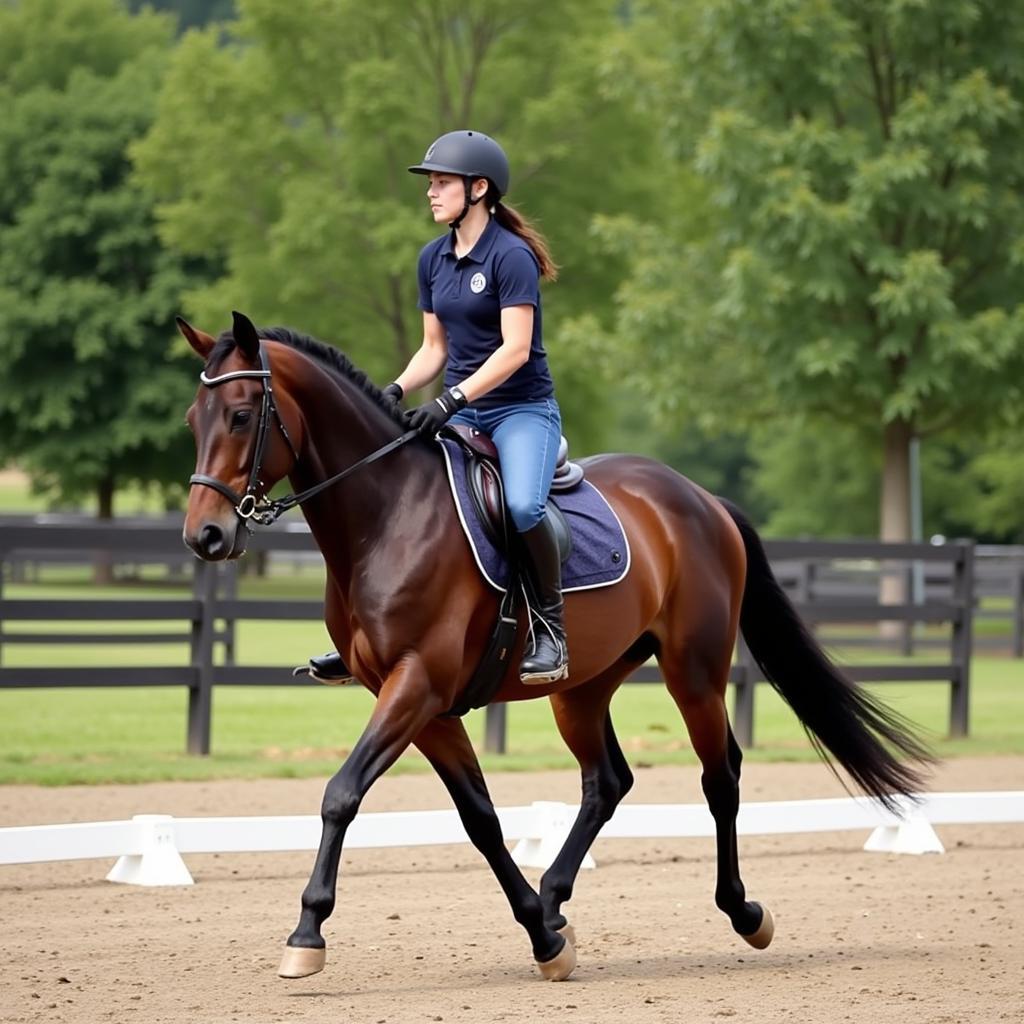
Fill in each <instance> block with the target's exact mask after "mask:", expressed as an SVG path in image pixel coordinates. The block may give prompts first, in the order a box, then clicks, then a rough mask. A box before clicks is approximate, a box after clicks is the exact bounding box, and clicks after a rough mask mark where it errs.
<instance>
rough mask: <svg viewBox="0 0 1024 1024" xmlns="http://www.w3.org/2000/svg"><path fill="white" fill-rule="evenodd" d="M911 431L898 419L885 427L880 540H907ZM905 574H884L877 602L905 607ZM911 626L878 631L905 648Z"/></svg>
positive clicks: (889, 626) (883, 626)
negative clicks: (899, 641) (900, 641)
mask: <svg viewBox="0 0 1024 1024" xmlns="http://www.w3.org/2000/svg"><path fill="white" fill-rule="evenodd" d="M912 436H913V428H912V426H911V424H910V423H908V422H906V420H897V421H896V422H894V423H889V424H887V425H886V427H885V434H884V440H883V445H884V454H885V461H884V464H883V467H882V495H881V509H880V522H881V539H882V540H883V541H892V542H906V541H909V540H910V440H911V437H912ZM908 597H909V595H908V593H907V574H906V572H905V571H904V570H903V569H899V570H894V571H893V572H889V573H883V575H882V578H881V584H880V591H879V600H880V601H881V603H882V604H906V603H907V600H908ZM911 628H912V627H911V624H910V623H905V622H883V623H881V624H880V627H879V631H880V634H881V637H882V639H884V640H887V641H894V640H902V646H903V649H904V650H906V649H907V647H908V641H909V634H908V632H907V631H908V630H910V629H911Z"/></svg>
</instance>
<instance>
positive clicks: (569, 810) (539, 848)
mask: <svg viewBox="0 0 1024 1024" xmlns="http://www.w3.org/2000/svg"><path fill="white" fill-rule="evenodd" d="M532 810H533V813H534V818H533V822H532V825H531V827H530V829H529V832H528V834H527V835H524V836H523V838H522V839H520V840H519V842H518V843H516V845H515V847H514V848H513V850H512V860H513V861H514V862H515V863H516V864H518V865H519V866H520V867H521V868H543V869H547V868H549V867H551V865H552V864H553V863H554V860H555V857H557V856H558V852H559V851H560V850H561V849H562V846H563V845H564V843H565V840H566V837H567V836H568V835H569V831H570V829H571V828H572V826H573V822H574V821H575V820H576V814H577V812H578V810H579V809H578V808H576V807H570V806H569V805H568V804H562V803H555V802H553V801H548V800H538V801H535V802H534V803H533V805H532ZM580 867H583V868H595V867H597V865H596V864H595V863H594V858H593V857H591V856H590V854H589V853H588V854H587V855H586V856H585V857H584V858H583V863H582V864H581V865H580Z"/></svg>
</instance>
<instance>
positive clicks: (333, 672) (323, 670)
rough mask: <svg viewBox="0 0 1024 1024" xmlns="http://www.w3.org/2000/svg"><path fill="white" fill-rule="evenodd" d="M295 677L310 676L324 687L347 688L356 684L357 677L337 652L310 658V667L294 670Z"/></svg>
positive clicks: (302, 666) (304, 666)
mask: <svg viewBox="0 0 1024 1024" xmlns="http://www.w3.org/2000/svg"><path fill="white" fill-rule="evenodd" d="M292 675H293V676H305V675H308V676H309V677H310V679H315V680H316V681H317V682H318V683H323V684H324V686H347V685H348V684H349V683H353V682H355V676H354V675H352V672H351V670H350V669H349V667H348V666H347V665H346V664H345V662H344V659H343V658H342V657H341V655H340V654H338V653H337V651H328V653H327V654H321V655H320V656H319V657H315V658H310V659H309V664H308V665H299V666H298V667H297V668H294V669H292Z"/></svg>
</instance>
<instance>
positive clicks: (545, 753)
mask: <svg viewBox="0 0 1024 1024" xmlns="http://www.w3.org/2000/svg"><path fill="white" fill-rule="evenodd" d="M240 592H241V594H242V595H243V596H253V597H255V596H260V597H279V598H282V599H288V598H295V597H318V596H319V595H320V594H321V592H322V575H321V571H320V570H318V569H317V568H315V567H313V568H311V567H296V568H293V567H291V566H290V565H288V564H283V565H281V566H280V567H279V568H278V570H277V571H276V572H275V573H274V574H273V575H272V576H270V577H267V578H260V577H255V576H251V577H250V576H247V577H245V578H243V580H242V582H241V585H240ZM3 593H4V596H5V597H8V598H17V597H25V598H34V599H46V598H58V597H88V598H90V599H95V600H102V599H104V598H121V599H124V598H126V597H130V598H132V599H138V600H140V601H142V600H148V599H152V598H157V597H163V596H181V595H182V594H183V593H185V591H184V590H183V588H182V587H181V586H173V585H171V584H170V583H168V581H167V579H166V577H165V576H162V575H161V573H160V570H159V569H158V568H153V569H150V570H147V571H146V572H144V573H142V574H141V576H140V578H139V579H137V580H134V581H132V582H124V583H120V584H118V585H115V586H111V587H102V588H101V587H97V586H95V585H94V584H93V583H92V581H91V578H90V571H89V569H88V567H79V568H74V569H67V568H61V567H48V568H45V569H43V570H42V572H41V576H40V580H39V581H38V582H33V583H27V584H11V583H7V584H5V585H4V589H3ZM64 626H65V627H66V628H67V629H68V630H69V631H74V632H90V631H92V632H108V631H111V630H112V629H115V628H116V629H117V630H121V631H124V632H132V631H144V632H156V631H158V630H161V629H166V631H167V632H169V633H178V634H181V633H184V632H187V630H186V629H185V624H184V623H167V624H166V625H165V626H160V625H156V624H153V623H135V624H131V623H124V624H118V625H117V626H116V627H115V626H113V624H111V623H108V622H94V623H66V624H64ZM1000 627H1002V628H1003V629H1004V630H1005V625H1004V624H1003V623H995V622H986V623H985V632H992V631H995V630H998V629H999V628H1000ZM7 628H8V630H9V631H10V632H17V633H20V634H27V633H31V632H33V631H35V632H43V631H52V629H53V625H52V624H47V623H10V624H9V625H8V627H7ZM329 646H330V642H329V640H328V639H327V635H326V632H325V630H324V628H323V626H322V624H320V623H318V622H242V623H240V624H239V625H238V632H237V652H236V661H237V662H238V663H240V664H263V665H280V666H281V667H282V673H281V680H282V685H281V686H280V687H220V688H218V689H217V690H216V692H215V694H214V714H213V737H212V747H213V754H212V755H211V756H209V757H206V758H196V757H189V756H187V755H186V754H185V753H184V748H185V730H186V705H187V694H186V692H185V690H184V688H167V689H161V688H142V687H140V688H116V689H115V688H104V687H103V686H102V681H103V677H102V671H101V670H100V669H99V668H98V669H97V675H96V682H97V684H98V685H97V687H96V688H95V689H63V690H16V689H6V690H0V783H8V784H9V783H19V782H22V783H41V784H45V785H59V784H75V783H94V782H141V781H150V780H158V779H201V778H202V779H206V778H217V777H246V778H249V777H268V776H277V777H282V776H283V777H288V776H310V775H323V774H327V773H330V772H333V771H334V770H335V769H336V768H337V767H338V764H339V763H340V762H341V760H342V759H343V758H344V756H345V754H346V753H347V751H349V750H350V749H351V748H352V746H353V744H354V743H355V741H356V739H357V738H358V736H359V734H360V732H361V730H362V728H363V726H364V724H365V722H366V720H367V717H368V716H369V713H370V707H371V701H372V698H371V697H370V696H369V695H368V694H366V693H365V692H364V691H362V690H361V689H358V688H346V689H338V688H328V687H322V688H320V687H307V686H290V685H288V682H289V674H288V669H289V668H290V667H291V666H292V665H294V664H296V663H299V662H301V661H303V660H304V659H305V658H306V656H308V655H309V654H310V653H315V652H319V651H322V650H325V649H326V648H328V647H329ZM837 653H838V654H839V655H840V657H843V656H845V654H847V653H848V655H849V658H850V659H857V660H874V661H877V660H879V658H880V657H884V660H887V661H888V660H892V656H891V655H884V656H881V655H879V654H878V652H874V653H872V652H870V651H865V650H862V649H858V650H851V651H849V652H842V651H840V652H837ZM921 657H922V659H923V660H935V659H936V658H937V657H939V655H937V654H936V653H934V652H932V653H931V654H923V655H922V656H921ZM2 659H3V664H4V665H5V666H19V665H50V666H57V665H96V666H102V665H121V666H132V665H138V666H142V665H184V664H187V663H188V647H187V644H185V643H183V642H180V641H177V642H172V641H170V640H169V642H168V643H166V644H163V643H160V644H152V645H131V644H109V645H108V644H103V645H97V644H87V645H77V646H70V645H46V644H42V643H40V644H34V643H24V644H23V643H19V644H6V645H5V646H4V648H3V650H2ZM877 690H878V692H879V693H880V694H881V696H882V697H883V698H884V699H885V700H886V701H887V702H888V703H889V704H890V705H892V706H894V707H895V708H897V709H898V710H899V711H900V712H901V713H902V714H904V715H905V716H906V717H908V718H909V719H911V720H912V721H913V722H915V723H916V724H917V725H918V726H919V728H920V729H921V731H922V733H923V734H924V735H925V736H926V737H927V738H928V740H929V741H930V742H931V743H932V744H933V745H934V747H935V749H936V751H937V752H938V753H939V754H940V755H941V756H943V757H949V756H956V755H958V754H995V753H1012V754H1020V753H1024V662H1018V661H1015V660H1012V659H1009V658H1006V657H989V656H979V657H977V658H976V659H975V661H974V664H973V680H972V701H971V736H970V738H969V739H966V740H957V741H950V740H948V739H945V738H944V737H945V730H946V724H947V721H948V704H949V698H948V690H947V688H946V687H945V686H943V685H942V684H939V683H935V684H892V685H882V686H879V687H878V688H877ZM756 705H757V714H756V722H755V737H756V739H757V746H756V747H755V748H754V749H753V750H751V751H749V752H748V756H749V757H753V758H759V759H771V760H813V759H814V758H815V756H816V755H815V754H814V752H813V750H812V749H811V747H810V745H809V743H808V741H807V739H806V737H805V736H804V734H803V731H802V730H801V728H800V726H799V724H798V723H797V721H796V719H795V717H794V716H793V714H792V713H791V712H790V711H789V709H788V708H787V707H786V706H785V705H784V704H783V703H782V702H781V700H780V699H779V698H778V697H776V695H775V694H774V692H773V691H772V690H771V688H770V687H768V686H763V687H760V688H759V689H758V692H757V700H756ZM612 712H613V718H614V721H615V725H616V730H617V732H618V734H619V737H620V740H621V742H622V745H623V748H624V750H625V751H626V754H627V756H628V758H629V759H630V761H631V762H632V763H634V764H656V763H663V762H679V763H690V762H694V760H695V759H694V756H693V754H692V752H691V750H690V746H689V742H688V740H687V738H686V733H685V729H684V727H683V724H682V720H681V718H680V716H679V713H678V711H677V710H676V708H675V706H674V704H673V703H672V702H671V700H670V698H669V697H668V695H667V693H666V691H665V689H664V687H663V686H661V685H659V684H653V685H631V686H625V687H623V688H622V689H621V690H620V691H619V694H618V695H617V696H616V698H615V702H614V704H613V709H612ZM466 721H467V727H468V729H469V731H470V735H471V736H472V737H473V739H474V742H477V743H478V746H480V747H482V740H483V728H484V716H483V713H482V712H477V713H474V714H472V715H470V716H468V717H467V720H466ZM508 721H509V727H508V736H509V753H508V754H506V755H503V756H500V757H498V756H493V755H482V760H483V762H484V765H485V767H488V768H492V769H493V768H499V767H500V768H505V769H516V770H530V769H536V768H542V767H567V766H572V765H573V764H574V762H573V760H572V758H571V756H570V755H569V754H568V753H567V751H566V750H565V747H564V745H563V744H562V741H561V739H560V738H559V736H558V734H557V732H556V730H555V728H554V725H553V722H552V717H551V712H550V708H549V706H548V704H547V702H546V701H543V700H538V701H531V702H528V703H523V704H516V705H512V706H510V708H509V712H508ZM424 769H425V765H424V763H423V761H422V759H421V758H419V756H418V755H416V754H415V753H410V754H409V755H407V756H406V757H404V758H403V759H402V761H401V762H400V764H399V765H398V770H402V771H417V770H424Z"/></svg>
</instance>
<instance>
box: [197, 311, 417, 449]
mask: <svg viewBox="0 0 1024 1024" xmlns="http://www.w3.org/2000/svg"><path fill="white" fill-rule="evenodd" d="M256 333H257V334H258V335H259V336H260V337H261V338H266V339H268V340H269V341H279V342H281V343H282V344H283V345H287V346H288V347H289V348H293V349H295V350H296V351H297V352H302V353H303V354H304V355H307V356H309V357H310V358H311V359H313V360H314V362H316V363H319V364H320V365H321V366H322V367H324V368H325V369H326V370H328V371H330V372H331V373H333V374H334V376H336V377H340V378H342V379H343V380H346V381H348V382H349V383H351V384H354V385H355V386H356V387H357V388H358V389H359V390H360V391H361V392H362V393H363V394H364V395H366V396H367V397H368V398H370V399H371V400H372V401H373V402H374V404H375V405H376V406H377V407H378V408H379V409H380V410H381V412H383V413H385V414H386V415H387V416H388V417H389V418H390V419H392V420H394V421H395V423H397V424H398V425H399V426H400V427H402V428H403V430H404V429H407V428H408V424H407V423H406V422H405V419H404V414H403V413H402V411H401V409H399V408H398V407H397V406H395V405H392V403H391V402H389V401H387V399H385V398H384V394H383V392H382V391H381V389H380V388H379V387H377V385H376V384H374V383H373V381H372V380H370V378H369V377H367V376H366V374H365V373H363V371H362V370H360V369H358V368H357V367H356V366H355V365H354V364H353V362H352V360H350V359H349V358H348V356H346V355H345V353H344V352H342V351H341V350H340V349H337V348H335V347H334V346H333V345H327V344H325V343H324V342H322V341H318V340H317V339H316V338H313V337H311V336H310V335H308V334H301V333H299V332H298V331H293V330H292V329H291V328H290V327H257V328H256ZM234 349H235V339H234V336H233V335H232V333H231V331H222V332H221V333H220V334H219V335H218V336H217V343H216V345H214V347H213V351H212V352H211V353H210V358H209V359H208V360H207V361H206V366H207V369H208V370H212V369H213V368H214V367H216V366H217V365H219V364H220V362H221V360H223V359H224V358H225V357H226V356H227V355H228V353H230V352H233V351H234Z"/></svg>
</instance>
